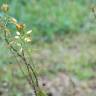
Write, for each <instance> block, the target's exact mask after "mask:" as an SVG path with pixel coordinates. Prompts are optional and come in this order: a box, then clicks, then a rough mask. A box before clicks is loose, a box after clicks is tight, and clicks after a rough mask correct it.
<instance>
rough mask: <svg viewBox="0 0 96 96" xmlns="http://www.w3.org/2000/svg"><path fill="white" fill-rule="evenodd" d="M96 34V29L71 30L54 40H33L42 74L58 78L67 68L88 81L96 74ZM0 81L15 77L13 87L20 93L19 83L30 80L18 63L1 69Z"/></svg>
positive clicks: (71, 72)
mask: <svg viewBox="0 0 96 96" xmlns="http://www.w3.org/2000/svg"><path fill="white" fill-rule="evenodd" d="M95 36H96V33H94V32H90V33H78V34H74V35H72V34H69V35H66V36H64V39H60V38H59V39H56V41H54V42H52V43H45V42H42V41H39V42H37V44H33V45H32V46H33V47H32V48H33V52H32V57H33V59H34V62H35V64H36V65H37V72H38V73H39V76H47V77H49V78H54V76H57V75H56V74H57V73H58V72H62V73H64V72H67V73H68V74H69V75H70V76H72V77H76V78H77V79H79V80H85V81H87V80H90V79H91V78H94V77H96V74H95V72H96V54H95V53H96V50H95V49H96V45H95V42H96V39H95ZM81 38H82V39H81ZM12 58H13V57H12ZM13 79H14V80H13ZM20 80H21V81H20ZM0 81H7V82H10V81H12V84H13V85H12V86H13V89H14V90H13V91H14V92H15V91H16V93H17V92H18V94H19V93H20V94H21V93H22V92H21V91H20V92H19V90H18V88H17V87H16V86H17V85H18V84H20V86H24V84H25V82H26V81H25V79H24V77H23V74H22V73H21V72H20V70H19V67H18V64H8V65H4V69H3V70H2V69H0ZM22 81H23V82H22ZM21 82H22V83H21ZM21 89H22V88H21ZM22 90H23V89H22ZM25 90H26V89H25ZM14 92H13V93H14ZM14 94H15V93H14ZM16 96H17V95H16ZM20 96H22V95H20Z"/></svg>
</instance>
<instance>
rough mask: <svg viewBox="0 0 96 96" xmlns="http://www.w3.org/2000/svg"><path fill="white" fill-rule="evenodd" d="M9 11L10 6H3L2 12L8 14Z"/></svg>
mask: <svg viewBox="0 0 96 96" xmlns="http://www.w3.org/2000/svg"><path fill="white" fill-rule="evenodd" d="M8 10H9V6H8V4H3V5H2V6H1V11H3V12H5V13H6V12H7V11H8Z"/></svg>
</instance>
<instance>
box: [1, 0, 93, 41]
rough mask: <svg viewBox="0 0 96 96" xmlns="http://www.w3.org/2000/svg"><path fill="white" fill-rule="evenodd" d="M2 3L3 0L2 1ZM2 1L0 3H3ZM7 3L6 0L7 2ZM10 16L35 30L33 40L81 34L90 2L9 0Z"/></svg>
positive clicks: (87, 0) (79, 0) (71, 0)
mask: <svg viewBox="0 0 96 96" xmlns="http://www.w3.org/2000/svg"><path fill="white" fill-rule="evenodd" d="M1 1H2V0H1ZM1 1H0V2H1ZM5 1H6V0H5ZM7 2H8V3H9V4H10V6H11V8H10V9H11V10H10V14H11V15H14V16H15V17H16V18H17V19H18V20H19V21H23V22H26V24H27V25H28V26H29V27H30V28H32V29H33V38H34V39H38V38H39V39H40V37H42V36H43V37H44V38H45V40H46V39H47V40H50V39H53V37H54V34H62V33H69V32H79V31H80V28H81V27H82V26H83V23H84V22H83V21H84V20H85V18H86V16H87V15H89V13H90V12H89V11H90V6H91V2H92V1H90V0H47V1H46V0H7Z"/></svg>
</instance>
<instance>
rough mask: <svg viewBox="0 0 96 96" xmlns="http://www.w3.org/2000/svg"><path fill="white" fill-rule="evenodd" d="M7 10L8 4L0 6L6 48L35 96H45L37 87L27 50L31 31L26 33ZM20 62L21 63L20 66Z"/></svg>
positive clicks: (32, 65)
mask: <svg viewBox="0 0 96 96" xmlns="http://www.w3.org/2000/svg"><path fill="white" fill-rule="evenodd" d="M8 10H9V6H8V4H3V5H1V6H0V14H1V16H0V31H1V32H3V34H4V38H5V41H6V43H7V46H8V48H9V49H10V51H11V52H12V54H13V55H14V56H15V59H16V60H17V63H18V64H19V67H20V70H21V71H22V72H23V75H24V76H25V77H26V79H27V81H28V83H29V84H30V85H31V87H32V88H33V90H34V94H35V96H46V94H45V92H43V91H42V90H41V88H40V87H39V84H38V78H37V72H36V69H35V66H34V64H33V62H32V58H30V57H31V55H30V52H29V50H28V46H29V45H30V42H32V41H31V40H32V38H31V32H32V30H29V31H26V28H25V25H24V24H22V23H18V22H17V20H16V19H15V18H13V17H11V16H9V15H8ZM13 27H14V28H15V31H14V30H13V29H12V28H13ZM29 58H30V60H31V64H30V62H29V61H30V60H29ZM21 62H23V63H22V65H21ZM23 65H24V66H25V67H26V70H27V71H26V72H27V74H26V72H25V71H24V70H23Z"/></svg>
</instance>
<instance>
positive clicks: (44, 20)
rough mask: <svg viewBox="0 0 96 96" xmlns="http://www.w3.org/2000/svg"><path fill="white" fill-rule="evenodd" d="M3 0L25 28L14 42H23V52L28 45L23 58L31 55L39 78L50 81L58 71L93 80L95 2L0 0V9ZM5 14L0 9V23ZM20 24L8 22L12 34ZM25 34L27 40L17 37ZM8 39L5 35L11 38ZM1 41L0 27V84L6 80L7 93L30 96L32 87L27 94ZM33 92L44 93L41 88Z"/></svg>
mask: <svg viewBox="0 0 96 96" xmlns="http://www.w3.org/2000/svg"><path fill="white" fill-rule="evenodd" d="M6 2H7V3H8V4H9V6H10V10H9V14H10V16H12V17H14V18H16V20H17V21H18V24H19V23H20V22H21V23H20V26H21V25H22V27H24V30H25V31H24V32H25V33H24V34H23V31H22V33H20V35H22V36H21V38H19V39H18V40H17V41H16V42H18V43H20V44H21V43H22V42H23V45H22V47H23V48H24V50H25V51H26V49H27V51H26V52H25V57H26V59H27V60H29V61H28V63H30V64H31V63H32V61H31V60H30V59H31V58H30V57H32V60H33V62H34V63H35V67H36V69H35V70H36V72H37V74H38V75H37V76H38V78H40V77H41V78H42V77H45V78H46V77H48V79H49V78H51V79H54V78H55V77H57V74H58V73H62V74H67V75H68V76H69V77H70V78H71V77H72V78H76V80H79V81H81V82H82V81H86V82H87V81H89V80H91V79H92V80H93V79H94V78H96V74H95V73H96V50H95V49H96V32H95V31H96V21H95V16H94V13H92V8H93V7H94V5H95V3H96V1H95V0H93V1H90V0H0V7H1V5H2V4H3V3H6ZM93 4H94V5H93ZM3 16H4V14H3V13H2V12H1V9H0V23H1V17H3ZM10 18H11V17H10ZM14 18H11V19H12V20H13V22H11V23H14V22H15V21H14V20H15V19H14ZM8 19H9V17H8ZM5 21H6V20H5ZM18 24H17V22H15V23H14V24H9V23H8V26H7V27H8V28H9V29H11V30H9V31H11V36H12V37H16V36H17V35H19V33H18V32H17V31H20V32H21V29H22V28H21V29H20V30H18V27H19V26H18ZM24 24H25V25H26V26H25V25H24ZM27 26H28V27H27ZM0 27H1V26H0ZM16 28H17V29H16ZM29 29H32V34H29V35H27V34H26V33H27V32H29V33H30V31H31V30H29ZM28 30H29V31H28ZM7 31H8V30H7ZM26 36H28V38H27V39H26V40H27V41H29V42H30V40H31V42H30V43H27V44H26V45H25V43H24V42H25V41H22V40H20V39H22V38H23V39H24V40H25V38H26ZM12 37H10V36H9V37H8V38H9V40H10V41H11V40H12V39H13V38H12ZM16 38H18V37H16ZM16 38H15V39H16ZM4 39H5V38H4V33H3V32H1V31H0V50H1V51H0V84H3V83H4V82H7V83H8V84H9V85H8V88H9V91H8V93H7V94H8V95H9V96H29V95H30V94H32V90H31V93H30V92H29V91H30V86H29V85H28V84H27V82H26V78H25V77H24V74H22V72H21V71H20V69H19V66H18V62H17V61H16V57H14V56H13V55H12V53H11V52H10V48H9V46H8V45H6V42H5V41H4ZM20 44H19V45H20ZM13 46H14V47H15V48H16V49H17V50H18V52H19V51H20V50H21V51H22V49H21V47H20V46H19V47H20V48H19V47H17V46H16V43H13ZM17 57H18V56H17ZM17 59H18V58H17ZM21 59H22V58H21ZM19 60H20V58H19ZM20 63H21V62H20ZM23 63H24V62H23ZM23 63H21V64H23ZM22 67H23V71H24V72H25V73H27V71H26V66H25V65H24V64H23V66H22ZM29 70H30V68H29ZM27 75H28V74H27ZM32 76H33V75H32ZM33 79H34V76H33ZM95 81H96V80H95ZM40 82H41V81H40ZM41 85H42V84H41ZM11 91H12V92H11ZM24 91H25V92H24ZM5 93H6V92H5ZM29 93H30V94H29ZM28 94H29V95H28ZM37 94H39V95H38V96H42V95H41V94H43V93H42V91H41V89H40V90H39V91H38V93H37ZM4 96H7V95H4ZM68 96H69V95H68ZM70 96H71V95H70ZM72 96H73V95H72ZM77 96H78V95H77ZM89 96H92V95H89ZM94 96H95V95H94Z"/></svg>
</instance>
